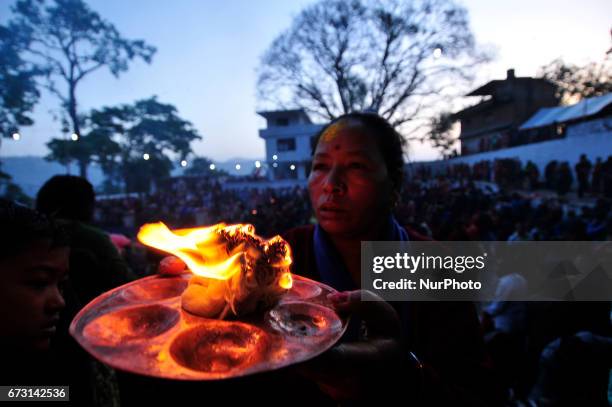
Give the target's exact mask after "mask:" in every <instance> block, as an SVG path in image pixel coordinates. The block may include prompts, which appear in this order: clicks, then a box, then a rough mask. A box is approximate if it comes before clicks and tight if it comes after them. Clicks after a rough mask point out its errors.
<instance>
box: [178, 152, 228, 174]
mask: <svg viewBox="0 0 612 407" xmlns="http://www.w3.org/2000/svg"><path fill="white" fill-rule="evenodd" d="M211 164H213V162H212V160H211V159H210V158H208V157H196V158H194V159H193V160H191V163H190V164H189V167H188V168H187V169H186V170H185V175H197V176H201V177H207V178H218V177H220V176H227V175H229V173H228V172H227V171H224V170H221V169H219V168H215V170H214V171H212V170H211V169H210V165H211Z"/></svg>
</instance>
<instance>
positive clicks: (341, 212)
mask: <svg viewBox="0 0 612 407" xmlns="http://www.w3.org/2000/svg"><path fill="white" fill-rule="evenodd" d="M346 214H347V210H346V209H344V208H343V207H342V206H340V205H335V204H323V205H321V206H320V207H319V217H321V218H322V219H337V218H341V217H344V216H345V215H346Z"/></svg>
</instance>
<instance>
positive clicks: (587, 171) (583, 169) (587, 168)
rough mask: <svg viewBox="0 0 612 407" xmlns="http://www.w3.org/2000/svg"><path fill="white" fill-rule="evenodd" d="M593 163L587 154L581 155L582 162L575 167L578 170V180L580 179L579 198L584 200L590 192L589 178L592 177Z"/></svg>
mask: <svg viewBox="0 0 612 407" xmlns="http://www.w3.org/2000/svg"><path fill="white" fill-rule="evenodd" d="M592 166H593V165H592V164H591V161H589V159H588V158H587V156H586V154H581V155H580V161H578V163H577V164H576V166H575V167H574V168H575V170H576V178H577V179H578V197H580V198H582V197H583V196H584V193H585V192H588V191H589V177H590V175H591V167H592Z"/></svg>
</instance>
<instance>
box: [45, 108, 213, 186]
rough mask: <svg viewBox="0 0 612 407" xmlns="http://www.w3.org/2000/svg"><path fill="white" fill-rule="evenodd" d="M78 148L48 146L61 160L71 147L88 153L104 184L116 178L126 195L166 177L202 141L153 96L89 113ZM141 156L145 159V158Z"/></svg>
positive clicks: (62, 143)
mask: <svg viewBox="0 0 612 407" xmlns="http://www.w3.org/2000/svg"><path fill="white" fill-rule="evenodd" d="M84 128H85V129H86V133H85V136H84V137H83V143H74V142H72V141H68V140H57V139H55V140H52V141H50V142H49V143H48V144H47V145H48V147H49V149H50V150H51V152H52V153H51V154H52V155H53V157H52V158H53V159H55V160H58V161H60V160H61V159H62V158H63V157H64V156H65V155H70V154H73V153H71V152H69V153H68V154H66V153H64V151H65V150H67V151H70V149H71V148H73V146H75V145H79V144H80V145H83V146H85V148H87V149H89V151H91V156H90V159H91V161H93V162H96V163H98V164H99V165H100V166H101V168H102V170H103V171H104V173H105V175H106V177H107V181H110V182H108V183H107V185H108V186H109V187H110V188H115V187H117V182H113V181H118V180H119V179H120V180H121V181H122V182H123V184H124V186H125V189H126V192H127V191H130V192H131V191H146V190H148V188H149V186H150V184H151V182H152V181H153V180H154V179H160V178H163V177H167V176H168V175H169V174H170V170H171V169H172V168H173V164H172V162H173V161H181V160H183V159H185V158H186V157H187V156H188V155H189V154H191V152H192V150H191V142H193V141H195V140H199V139H201V138H202V137H201V136H200V135H199V134H198V132H197V130H196V129H195V128H194V127H193V125H192V124H191V123H190V122H188V121H186V120H184V119H182V118H181V117H180V116H179V115H178V111H177V109H176V107H174V106H173V105H171V104H165V103H161V102H159V101H158V100H157V98H156V97H155V96H153V97H151V98H148V99H143V100H139V101H136V102H135V103H134V104H132V105H120V106H113V107H104V108H102V109H99V110H95V109H94V110H92V112H91V113H90V114H89V115H88V116H87V120H85V121H84ZM145 157H146V159H145Z"/></svg>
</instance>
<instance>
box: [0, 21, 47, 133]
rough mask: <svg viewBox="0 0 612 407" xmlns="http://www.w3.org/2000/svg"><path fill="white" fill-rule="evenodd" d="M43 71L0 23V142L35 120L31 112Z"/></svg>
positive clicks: (37, 95)
mask: <svg viewBox="0 0 612 407" xmlns="http://www.w3.org/2000/svg"><path fill="white" fill-rule="evenodd" d="M39 73H40V72H39V71H38V70H37V69H36V68H35V67H34V66H32V65H31V64H28V63H26V62H25V61H23V59H22V58H21V56H20V55H19V49H18V47H17V43H16V42H15V39H14V35H13V34H12V33H11V31H10V30H9V28H8V27H5V26H1V25H0V144H1V143H2V140H1V137H11V136H12V134H13V133H14V132H16V131H18V130H19V127H20V126H29V125H31V124H32V123H33V120H32V118H31V117H30V115H29V113H30V112H31V111H32V109H33V108H34V105H35V104H36V102H37V101H38V97H39V92H38V89H37V88H36V79H35V78H36V76H37V74H39Z"/></svg>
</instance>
